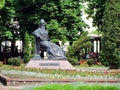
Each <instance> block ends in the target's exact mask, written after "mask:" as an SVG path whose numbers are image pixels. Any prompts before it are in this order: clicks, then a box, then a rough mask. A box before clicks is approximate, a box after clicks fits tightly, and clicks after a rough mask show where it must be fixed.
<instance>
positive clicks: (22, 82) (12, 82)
mask: <svg viewBox="0 0 120 90" xmlns="http://www.w3.org/2000/svg"><path fill="white" fill-rule="evenodd" d="M0 82H2V83H3V84H4V85H6V86H19V85H31V84H45V83H71V82H87V83H120V79H107V80H103V79H102V80H95V79H94V80H68V79H48V80H45V79H17V78H8V77H6V76H4V75H2V74H0Z"/></svg>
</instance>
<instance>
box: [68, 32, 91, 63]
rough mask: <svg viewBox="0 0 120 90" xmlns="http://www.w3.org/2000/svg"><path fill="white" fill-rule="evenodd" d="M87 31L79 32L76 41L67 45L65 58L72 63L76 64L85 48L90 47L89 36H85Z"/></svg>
mask: <svg viewBox="0 0 120 90" xmlns="http://www.w3.org/2000/svg"><path fill="white" fill-rule="evenodd" d="M87 35H88V34H87V32H85V33H83V34H81V36H80V38H79V39H78V40H77V41H74V42H73V44H72V45H71V46H70V47H68V52H67V54H66V56H67V60H68V61H69V62H70V63H71V64H73V65H76V64H78V61H79V60H80V59H81V57H82V54H84V53H85V52H84V50H85V49H86V48H89V47H91V45H92V43H91V41H90V37H88V36H87Z"/></svg>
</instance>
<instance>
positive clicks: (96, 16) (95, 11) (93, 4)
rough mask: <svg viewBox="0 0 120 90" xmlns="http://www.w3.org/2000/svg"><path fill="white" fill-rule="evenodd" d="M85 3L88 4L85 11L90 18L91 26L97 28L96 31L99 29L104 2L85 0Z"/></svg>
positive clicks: (102, 0)
mask: <svg viewBox="0 0 120 90" xmlns="http://www.w3.org/2000/svg"><path fill="white" fill-rule="evenodd" d="M85 1H87V2H88V9H87V10H86V13H87V14H88V18H89V17H92V19H93V26H97V27H98V30H99V29H101V27H102V26H101V25H102V23H103V21H102V20H103V16H104V14H103V12H104V10H105V3H106V0H85Z"/></svg>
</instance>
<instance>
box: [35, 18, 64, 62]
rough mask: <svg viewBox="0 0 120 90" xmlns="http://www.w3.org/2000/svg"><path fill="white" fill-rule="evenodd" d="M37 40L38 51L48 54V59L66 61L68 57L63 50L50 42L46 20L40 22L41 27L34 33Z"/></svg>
mask: <svg viewBox="0 0 120 90" xmlns="http://www.w3.org/2000/svg"><path fill="white" fill-rule="evenodd" d="M33 35H34V36H35V40H36V50H37V53H38V52H39V50H41V51H42V50H43V51H46V52H47V57H48V59H54V60H55V59H57V60H64V59H66V56H65V55H64V53H63V51H62V49H61V48H60V46H58V45H57V44H55V43H53V42H51V41H50V39H49V36H48V31H47V30H46V29H45V21H44V19H41V20H40V25H39V27H38V28H37V29H36V30H35V31H34V32H33Z"/></svg>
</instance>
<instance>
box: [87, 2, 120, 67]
mask: <svg viewBox="0 0 120 90" xmlns="http://www.w3.org/2000/svg"><path fill="white" fill-rule="evenodd" d="M87 1H88V10H87V13H88V14H89V16H90V17H93V23H94V25H96V26H98V29H99V30H100V31H102V33H103V35H102V44H101V45H102V62H103V63H104V64H105V65H107V66H109V67H110V68H120V1H119V0H87Z"/></svg>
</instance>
